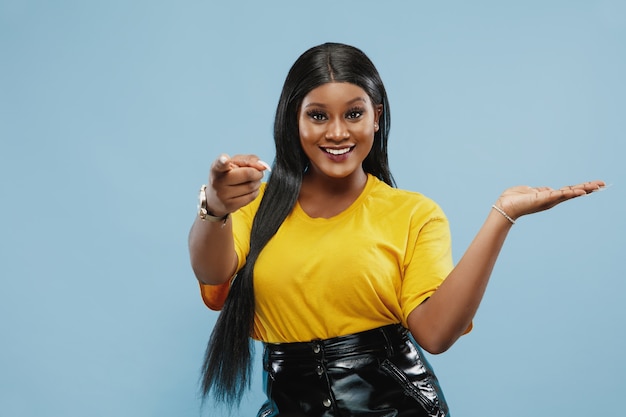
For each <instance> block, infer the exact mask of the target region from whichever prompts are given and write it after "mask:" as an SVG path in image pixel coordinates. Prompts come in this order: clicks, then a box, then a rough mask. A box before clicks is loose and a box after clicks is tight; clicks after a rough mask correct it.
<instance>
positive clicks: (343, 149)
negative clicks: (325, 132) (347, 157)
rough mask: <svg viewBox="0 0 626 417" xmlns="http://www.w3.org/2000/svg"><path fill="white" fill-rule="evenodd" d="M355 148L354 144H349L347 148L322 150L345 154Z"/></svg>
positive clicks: (334, 153) (333, 153) (332, 153)
mask: <svg viewBox="0 0 626 417" xmlns="http://www.w3.org/2000/svg"><path fill="white" fill-rule="evenodd" d="M352 149H354V146H348V147H346V148H322V150H323V151H324V152H326V153H329V154H331V155H344V154H347V153H348V152H350V151H351V150H352Z"/></svg>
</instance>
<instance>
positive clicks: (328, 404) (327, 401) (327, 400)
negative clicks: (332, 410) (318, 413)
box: [322, 398, 331, 408]
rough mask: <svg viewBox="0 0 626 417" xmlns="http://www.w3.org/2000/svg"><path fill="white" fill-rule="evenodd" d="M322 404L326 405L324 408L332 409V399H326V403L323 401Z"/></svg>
mask: <svg viewBox="0 0 626 417" xmlns="http://www.w3.org/2000/svg"><path fill="white" fill-rule="evenodd" d="M322 404H323V405H324V407H326V408H328V407H330V404H331V402H330V398H325V399H324V401H322Z"/></svg>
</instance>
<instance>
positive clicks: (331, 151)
mask: <svg viewBox="0 0 626 417" xmlns="http://www.w3.org/2000/svg"><path fill="white" fill-rule="evenodd" d="M355 147H356V145H349V146H345V145H344V146H320V149H321V150H322V152H324V155H326V157H328V158H329V159H330V160H331V161H334V162H341V161H345V160H346V159H348V157H349V156H350V154H351V153H352V151H353V150H354V148H355ZM337 152H340V153H337Z"/></svg>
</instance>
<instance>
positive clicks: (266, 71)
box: [0, 0, 626, 417]
mask: <svg viewBox="0 0 626 417" xmlns="http://www.w3.org/2000/svg"><path fill="white" fill-rule="evenodd" d="M625 4H626V3H624V2H621V1H618V0H615V1H610V0H602V1H565V0H563V1H524V2H521V1H520V2H502V1H474V2H465V1H441V2H421V1H387V2H382V1H361V2H347V1H346V2H344V1H316V2H294V1H273V2H252V1H251V2H242V1H231V2H226V1H220V2H217V1H213V2H210V1H177V2H173V1H172V2H163V1H121V0H114V1H99V2H95V1H78V0H76V1H54V2H48V1H28V0H24V1H17V0H15V1H11V0H0V57H1V58H0V59H1V63H0V138H1V139H0V140H1V148H0V186H1V188H0V191H1V196H2V197H1V198H2V204H1V205H0V214H1V215H0V226H1V229H0V233H1V234H0V239H1V240H0V245H1V246H0V274H1V286H0V341H1V344H0V415H2V416H7V417H9V416H10V417H18V416H19V417H35V416H37V417H39V416H62V417H74V416H76V417H78V416H81V417H82V416H94V417H99V416H102V417H111V416H115V417H125V416H128V417H131V416H132V417H165V416H168V417H171V416H177V417H187V416H189V417H195V416H199V415H200V408H199V401H198V399H197V395H196V392H197V378H198V371H199V367H200V363H201V360H202V355H203V351H204V346H205V343H206V341H207V338H208V335H209V333H210V330H211V327H212V324H213V323H214V321H215V319H216V317H217V315H216V313H213V312H210V311H208V310H207V309H206V308H204V306H203V305H202V303H201V300H200V298H199V294H198V288H197V284H196V282H195V279H194V277H193V275H192V273H191V269H190V267H189V262H188V254H187V247H186V245H187V242H186V239H187V232H188V229H189V227H190V225H191V222H192V220H193V218H194V215H195V210H196V209H195V205H196V195H197V190H198V188H199V186H200V184H202V183H203V182H206V178H207V174H208V169H209V165H210V162H211V161H212V160H213V159H214V158H215V157H216V156H217V155H218V154H219V153H221V152H227V153H231V154H235V153H256V154H258V155H259V156H261V157H262V158H263V159H265V160H267V161H271V160H272V159H273V145H272V138H271V132H272V123H273V114H274V110H275V106H276V103H277V100H278V95H279V92H280V88H281V85H282V82H283V80H284V77H285V75H286V73H287V70H288V68H289V66H290V65H291V64H292V62H293V61H294V60H295V59H296V58H297V56H298V55H299V54H300V53H301V52H303V51H304V50H305V49H307V48H308V47H310V46H313V45H316V44H318V43H321V42H325V41H340V42H346V43H351V44H354V45H356V46H358V47H360V48H361V49H363V50H364V51H365V52H366V53H367V54H368V55H369V56H370V57H371V58H372V60H373V61H374V62H375V63H376V64H377V66H378V68H379V70H380V72H381V74H382V76H383V79H384V80H385V82H386V86H387V88H388V92H389V96H390V100H391V110H392V120H393V127H392V133H391V142H390V146H391V165H392V169H393V172H394V175H395V177H396V179H397V181H398V183H399V186H400V187H402V188H407V189H411V190H415V191H420V192H422V193H424V194H426V195H428V196H430V197H432V198H433V199H435V200H436V201H437V202H439V203H440V205H441V206H442V207H443V208H444V210H445V211H446V212H447V214H448V216H449V218H450V220H451V224H452V233H453V239H454V256H455V259H456V260H458V259H459V258H460V257H461V255H462V254H463V251H464V249H465V248H466V247H467V245H468V244H469V242H470V241H471V239H472V237H473V235H474V233H475V232H476V231H477V229H478V228H479V227H480V225H481V223H482V221H483V220H484V218H485V217H486V215H487V213H488V212H489V210H490V208H489V207H490V205H491V204H492V202H493V201H494V200H495V199H496V198H497V196H498V195H499V193H500V192H501V191H502V190H503V189H504V188H506V187H508V186H512V185H517V184H530V185H549V186H554V187H559V186H562V185H567V184H570V183H577V182H582V181H586V180H591V179H596V178H600V179H604V180H606V181H607V182H608V183H611V184H613V186H612V187H611V188H609V189H607V190H606V191H605V192H602V193H598V194H594V195H591V196H589V197H584V198H581V199H578V200H575V201H573V202H570V203H568V204H567V205H563V206H560V207H558V208H555V209H554V210H553V211H551V212H547V213H541V214H537V215H534V216H532V217H527V218H522V219H520V221H519V222H518V224H516V225H515V226H514V228H513V230H512V232H511V234H510V237H509V240H508V242H507V243H506V245H505V248H504V250H503V253H502V255H501V258H500V260H499V263H498V265H497V267H496V269H495V272H494V276H493V280H492V282H491V284H490V287H489V289H488V291H487V294H486V298H485V300H484V302H483V304H482V306H481V308H480V310H479V312H478V315H477V317H476V320H475V329H474V331H473V332H472V333H471V334H470V335H469V336H466V337H463V338H462V339H461V340H460V341H459V342H458V343H457V344H456V345H455V346H454V347H453V348H452V349H451V350H450V351H448V352H447V353H445V354H442V355H439V356H436V357H432V356H430V358H431V362H432V364H433V365H434V366H435V368H436V370H437V373H438V375H439V377H440V379H441V381H442V384H443V387H444V389H445V393H446V396H447V398H448V400H449V403H450V405H451V408H452V411H453V414H454V415H455V416H470V417H471V416H476V417H490V416H493V417H496V416H513V417H515V416H553V415H559V416H570V417H576V416H581V417H582V416H589V415H613V416H615V415H622V414H623V413H624V410H623V398H622V397H623V390H624V373H625V372H626V360H625V359H624V356H623V355H624V352H625V351H626V339H625V334H624V327H625V320H626V308H625V307H624V303H623V298H624V293H625V292H626V283H625V280H624V278H625V277H626V271H625V267H624V259H623V258H622V257H623V256H624V249H625V248H626V244H625V243H626V242H625V237H624V232H625V230H626V227H625V226H626V222H625V220H624V219H625V215H624V206H625V205H626V197H624V185H625V184H626V170H625V168H624V151H625V147H624V134H623V131H624V127H625V121H626V103H625V99H624V97H626V87H625V83H624V74H626V47H625V45H626V18H625V16H626V6H625ZM256 372H257V380H255V381H254V382H253V388H252V391H251V392H250V395H249V396H248V397H247V398H246V400H245V402H244V404H243V405H242V408H241V410H240V411H238V412H235V413H234V415H241V416H254V415H255V412H256V409H257V408H258V406H259V405H260V403H261V402H262V393H261V388H260V384H261V382H260V379H258V374H259V372H260V371H259V367H257V368H256ZM204 415H209V416H216V415H221V414H220V413H219V412H217V411H215V410H214V409H213V407H212V404H208V407H207V408H206V409H205V410H204Z"/></svg>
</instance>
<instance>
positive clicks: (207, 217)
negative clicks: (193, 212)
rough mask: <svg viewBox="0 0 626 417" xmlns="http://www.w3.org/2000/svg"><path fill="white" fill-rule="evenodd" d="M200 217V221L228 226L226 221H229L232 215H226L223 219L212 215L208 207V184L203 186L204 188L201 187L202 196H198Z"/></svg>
mask: <svg viewBox="0 0 626 417" xmlns="http://www.w3.org/2000/svg"><path fill="white" fill-rule="evenodd" d="M198 216H199V217H200V219H202V220H204V221H207V222H214V223H217V222H224V224H226V220H228V216H230V213H226V214H225V215H224V216H222V217H218V216H214V215H212V214H211V212H210V211H209V209H208V208H207V205H206V184H203V185H202V187H200V194H198Z"/></svg>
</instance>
